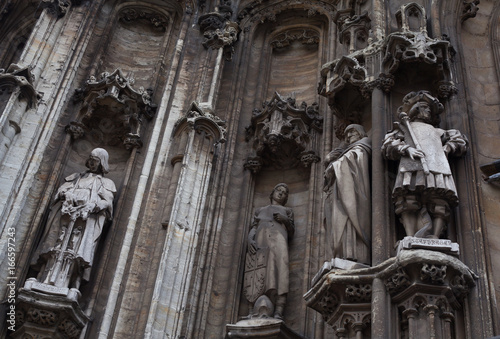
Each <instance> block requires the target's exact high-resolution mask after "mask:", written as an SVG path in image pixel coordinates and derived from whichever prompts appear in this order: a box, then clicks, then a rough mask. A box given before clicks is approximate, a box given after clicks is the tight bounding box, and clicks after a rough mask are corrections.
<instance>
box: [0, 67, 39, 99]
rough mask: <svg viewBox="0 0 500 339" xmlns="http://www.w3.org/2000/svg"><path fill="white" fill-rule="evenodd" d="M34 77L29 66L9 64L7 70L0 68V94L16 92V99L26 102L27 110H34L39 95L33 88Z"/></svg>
mask: <svg viewBox="0 0 500 339" xmlns="http://www.w3.org/2000/svg"><path fill="white" fill-rule="evenodd" d="M34 81H35V77H34V75H33V73H31V67H30V66H21V65H18V64H11V65H10V66H9V67H8V68H7V70H5V69H3V68H0V94H2V93H4V92H5V91H7V92H9V93H12V92H16V89H17V91H18V94H17V96H18V98H19V99H21V100H26V101H27V102H28V108H36V107H37V104H38V100H39V99H40V98H41V95H40V94H39V93H37V91H36V90H35V88H34V86H33V82H34Z"/></svg>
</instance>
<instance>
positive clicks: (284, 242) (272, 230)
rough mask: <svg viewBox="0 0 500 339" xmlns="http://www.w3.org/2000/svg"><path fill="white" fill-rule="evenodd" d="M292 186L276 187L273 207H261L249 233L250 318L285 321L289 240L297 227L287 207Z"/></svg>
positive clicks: (247, 279) (246, 291) (247, 280)
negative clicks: (268, 318)
mask: <svg viewBox="0 0 500 339" xmlns="http://www.w3.org/2000/svg"><path fill="white" fill-rule="evenodd" d="M288 193H289V191H288V186H287V185H286V184H283V183H281V184H278V185H276V186H275V187H274V189H273V191H272V193H271V196H270V200H271V204H270V205H267V206H264V207H260V208H257V209H256V210H255V216H254V219H253V223H252V228H251V230H250V232H249V234H248V252H247V257H246V263H245V286H244V289H243V292H244V294H245V296H246V298H247V300H248V301H249V302H250V306H251V307H250V314H249V317H250V318H252V317H274V318H277V319H282V318H283V310H284V307H285V303H286V297H287V294H288V284H289V268H288V240H289V239H290V238H292V237H293V234H294V232H295V226H294V221H293V212H292V209H291V208H288V207H285V204H286V202H287V200H288Z"/></svg>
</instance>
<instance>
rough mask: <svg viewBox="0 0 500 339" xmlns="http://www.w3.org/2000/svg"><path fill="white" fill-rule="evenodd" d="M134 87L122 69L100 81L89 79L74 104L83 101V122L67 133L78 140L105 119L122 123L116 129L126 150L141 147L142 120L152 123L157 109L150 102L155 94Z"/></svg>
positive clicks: (72, 126) (69, 126)
mask: <svg viewBox="0 0 500 339" xmlns="http://www.w3.org/2000/svg"><path fill="white" fill-rule="evenodd" d="M133 84H134V81H133V79H129V78H126V77H125V76H124V75H123V73H122V71H121V70H120V69H117V70H115V71H114V72H113V73H108V72H104V73H102V74H101V76H100V79H99V80H97V79H96V78H95V77H90V78H89V80H87V83H86V85H85V87H84V88H83V89H78V90H76V93H75V101H83V103H82V107H81V110H80V112H81V114H80V119H79V121H77V122H72V123H71V124H70V125H68V126H67V127H66V131H67V132H70V133H72V137H73V138H77V137H79V136H82V135H83V134H82V129H83V130H84V131H85V130H86V129H87V130H91V129H92V128H93V125H94V123H95V121H96V119H99V118H103V117H105V118H107V119H111V120H113V121H115V122H120V123H119V124H117V125H119V126H121V127H120V128H118V130H115V131H114V133H116V137H117V138H119V139H120V140H122V142H123V144H124V146H125V147H126V148H127V149H130V148H134V147H141V146H142V141H141V139H140V133H139V132H140V127H141V125H142V122H143V118H146V119H151V118H152V117H153V116H154V114H155V112H156V108H157V106H156V105H155V104H153V103H152V102H151V95H152V90H145V89H144V88H142V87H141V88H139V90H135V89H133V88H132V86H133ZM84 131H83V132H84ZM73 132H75V133H73Z"/></svg>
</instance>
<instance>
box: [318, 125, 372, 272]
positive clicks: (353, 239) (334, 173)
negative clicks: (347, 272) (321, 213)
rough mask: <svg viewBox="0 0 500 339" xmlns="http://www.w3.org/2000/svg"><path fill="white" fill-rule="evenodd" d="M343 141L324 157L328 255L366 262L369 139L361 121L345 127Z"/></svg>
mask: <svg viewBox="0 0 500 339" xmlns="http://www.w3.org/2000/svg"><path fill="white" fill-rule="evenodd" d="M344 135H345V140H344V143H342V144H341V146H340V147H338V148H336V149H334V150H333V151H331V152H330V153H329V154H328V155H327V156H326V159H325V164H326V165H327V167H326V170H325V174H324V176H325V183H324V191H325V193H326V198H325V208H324V210H325V219H326V223H325V225H326V232H327V243H329V245H330V246H329V247H330V249H331V250H332V258H341V259H347V260H351V261H355V262H358V263H361V264H368V265H370V263H371V260H370V257H371V194H370V183H371V181H370V156H371V151H372V148H371V141H370V139H369V138H368V137H367V135H366V132H365V130H364V128H363V126H361V125H356V124H352V125H349V126H347V127H346V129H345V132H344Z"/></svg>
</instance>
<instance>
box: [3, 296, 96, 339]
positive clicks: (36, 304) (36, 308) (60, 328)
mask: <svg viewBox="0 0 500 339" xmlns="http://www.w3.org/2000/svg"><path fill="white" fill-rule="evenodd" d="M16 320H17V322H16V326H15V328H16V331H15V332H13V333H12V334H11V336H12V337H13V338H68V339H76V338H79V336H80V333H81V332H82V329H83V328H84V327H85V325H86V324H87V322H88V321H89V318H88V317H87V316H86V315H85V314H84V313H83V311H82V309H81V308H80V306H79V305H78V302H77V301H75V300H71V299H68V298H65V297H62V296H55V295H47V294H44V293H38V292H36V291H32V290H26V289H21V290H20V292H19V295H18V297H17V304H16Z"/></svg>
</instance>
